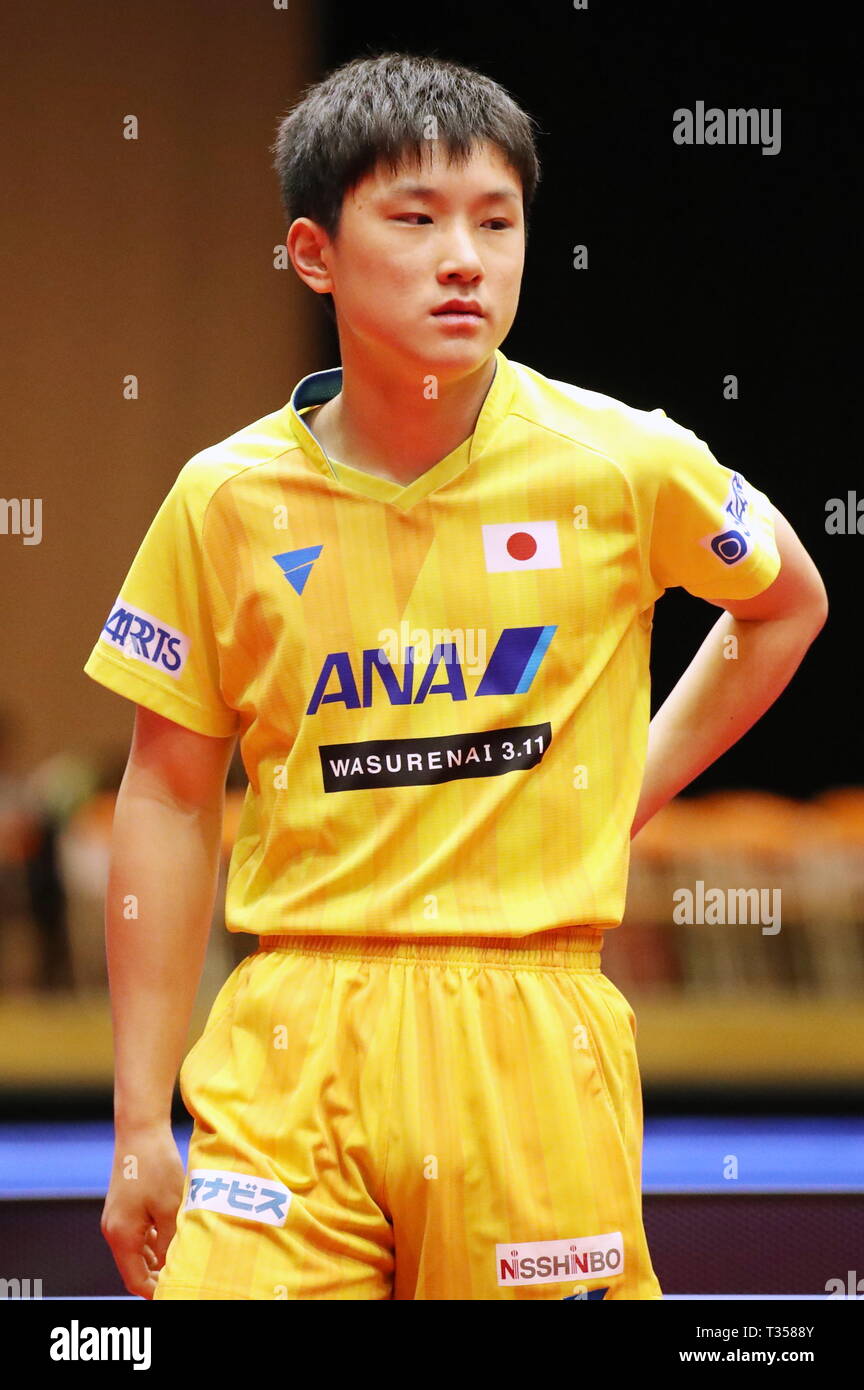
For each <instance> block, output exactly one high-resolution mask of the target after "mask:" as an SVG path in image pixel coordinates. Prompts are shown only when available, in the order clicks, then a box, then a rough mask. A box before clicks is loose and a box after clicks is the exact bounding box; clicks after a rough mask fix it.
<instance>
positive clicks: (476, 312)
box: [432, 299, 484, 319]
mask: <svg viewBox="0 0 864 1390" xmlns="http://www.w3.org/2000/svg"><path fill="white" fill-rule="evenodd" d="M432 313H433V314H434V315H436V316H437V315H439V314H464V315H465V317H466V318H478V319H482V318H483V317H484V314H483V310H482V309H481V308H480V305H479V304H475V303H474V302H473V301H471V300H467V299H448V300H447V303H446V304H439V306H438V308H437V309H433V310H432Z"/></svg>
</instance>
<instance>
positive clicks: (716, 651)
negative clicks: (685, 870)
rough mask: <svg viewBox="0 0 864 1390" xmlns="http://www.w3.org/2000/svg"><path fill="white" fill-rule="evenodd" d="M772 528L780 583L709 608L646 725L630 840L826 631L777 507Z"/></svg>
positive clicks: (811, 581)
mask: <svg viewBox="0 0 864 1390" xmlns="http://www.w3.org/2000/svg"><path fill="white" fill-rule="evenodd" d="M774 527H775V535H776V539H777V549H778V550H779V552H780V566H781V567H780V571H779V573H778V575H777V578H776V579H775V580H774V582H773V583H772V584H769V586H768V588H767V589H766V590H765V591H764V592H763V593H761V594H757V596H756V597H755V598H751V599H736V600H729V601H728V602H725V603H717V604H716V605H714V606H715V607H718V608H725V609H726V612H725V613H724V614H723V617H722V618H720V619H719V620H718V621H717V622H716V623H715V624H714V626H713V627H712V628H711V630H710V632H709V633H708V635H707V637H706V638H705V640H704V642H703V643H702V645H701V647H700V648H699V650H698V652H697V653H696V655H695V657H694V658H693V660H692V661H691V663H690V665H689V666H688V667H687V670H686V671H685V672H684V674H683V675H682V677H681V679H680V680H679V681H678V684H677V685H676V686H675V688H674V690H672V691H671V693H670V694H669V696H668V697H667V699H666V700H665V702H664V703H663V704H662V705H661V707H660V709H659V710H658V711H657V713H656V714H655V716H654V718H653V719H652V721H651V727H650V729H649V732H648V754H647V758H646V762H645V775H644V778H643V782H642V791H641V795H640V798H639V804H638V806H637V808H636V815H635V817H634V820H633V825H632V828H631V831H630V835H631V839H632V837H633V836H634V835H637V834H638V833H639V831H640V830H641V829H642V826H643V825H644V824H645V822H646V821H648V820H650V819H651V817H652V816H653V815H654V814H655V812H656V811H659V809H660V807H661V806H664V805H665V804H666V802H667V801H669V800H670V799H671V798H672V797H673V796H675V795H676V793H677V792H679V791H681V790H682V789H683V788H684V787H686V786H688V784H689V783H690V782H692V781H693V779H694V778H695V777H698V776H699V774H700V772H703V771H704V770H705V768H706V767H710V765H711V763H713V762H714V761H715V760H716V759H717V758H719V757H720V755H721V754H722V753H725V752H726V750H727V748H731V746H732V744H734V743H736V742H737V741H738V739H739V738H741V736H742V734H744V733H746V732H747V730H748V729H749V728H751V726H752V725H753V724H755V723H756V720H757V719H759V718H760V717H761V715H763V714H764V713H765V711H766V709H768V708H769V707H770V706H771V705H772V704H773V703H774V701H775V700H776V699H777V697H778V695H780V693H781V692H782V691H783V690H784V689H785V688H786V686H787V685H788V683H789V681H790V680H791V679H792V676H793V675H794V674H795V671H796V670H797V669H798V667H799V665H800V664H801V661H802V660H803V658H804V655H805V653H806V652H807V649H808V648H809V646H810V645H811V643H812V642H813V640H814V639H815V638H816V636H817V635H818V633H819V632H820V631H821V629H822V627H823V626H824V624H825V620H826V617H827V614H828V599H827V595H826V593H825V586H824V584H823V583H822V580H821V578H820V576H819V572H818V570H817V569H816V566H815V565H814V563H813V561H812V560H811V558H810V556H809V555H808V553H807V551H806V550H805V549H804V546H803V545H802V544H801V542H800V540H799V539H798V537H797V536H796V534H795V532H794V531H793V529H792V527H791V526H790V525H789V523H788V521H787V520H786V518H785V517H784V516H783V515H782V514H781V513H780V512H778V511H777V509H776V507H775V508H774ZM730 638H734V639H735V640H734V641H730V640H729V639H730Z"/></svg>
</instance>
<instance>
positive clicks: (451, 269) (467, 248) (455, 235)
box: [438, 221, 483, 280]
mask: <svg viewBox="0 0 864 1390" xmlns="http://www.w3.org/2000/svg"><path fill="white" fill-rule="evenodd" d="M442 241H443V245H442V247H441V257H440V262H439V266H438V276H439V279H444V280H449V279H451V278H452V277H453V276H459V278H460V279H463V280H476V278H477V276H478V275H482V274H483V262H482V261H481V259H480V256H479V254H478V251H477V247H476V246H475V244H474V238H473V236H472V235H471V231H470V229H469V228H468V227H467V226H465V225H464V224H463V223H461V222H458V221H457V222H454V223H453V224H452V225H451V226H450V227H449V228H448V229H447V232H446V233H445V235H444V237H443V238H442Z"/></svg>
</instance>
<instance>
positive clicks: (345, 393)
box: [310, 344, 495, 486]
mask: <svg viewBox="0 0 864 1390" xmlns="http://www.w3.org/2000/svg"><path fill="white" fill-rule="evenodd" d="M436 375H437V374H436V373H435V372H434V371H431V370H428V369H424V367H423V366H422V365H421V366H419V367H418V368H417V369H416V370H415V371H413V372H412V371H411V369H410V367H408V368H407V369H406V368H405V367H404V366H403V368H402V371H401V373H399V374H396V373H394V372H393V370H392V369H391V366H390V364H386V365H384V364H376V363H370V362H369V361H368V359H367V358H365V357H364V358H362V359H361V358H360V357H359V356H352V354H351V353H350V352H349V353H346V351H345V346H344V344H343V346H342V390H341V391H340V392H339V394H338V395H337V396H334V397H333V398H332V399H331V400H329V401H326V402H325V403H324V405H322V406H320V407H319V408H318V409H317V410H316V411H314V412H310V415H311V417H312V429H313V432H314V433H315V434H316V435H317V437H318V439H319V441H320V443H321V445H322V447H323V448H324V451H325V453H327V454H330V455H331V457H332V458H334V459H336V460H337V461H338V462H340V463H347V464H350V465H351V467H353V468H361V469H364V470H365V471H366V472H368V473H375V474H377V475H378V476H379V477H383V478H387V479H388V480H390V481H391V482H395V483H401V484H402V485H403V486H404V485H405V484H407V483H410V482H413V480H414V479H415V478H418V477H419V476H420V475H421V474H422V473H425V472H426V470H427V469H429V468H431V467H432V466H433V465H434V464H436V463H438V462H439V460H441V459H443V458H445V457H446V456H447V455H448V454H450V453H452V452H453V450H454V449H455V448H457V446H458V445H459V444H461V443H462V442H463V440H465V439H467V438H468V436H469V435H471V434H472V433H473V432H474V427H475V425H476V424H477V417H478V416H479V414H480V411H481V409H482V407H483V402H484V400H485V398H486V395H487V393H488V391H489V387H490V386H491V384H492V378H493V377H494V375H495V358H494V356H492V357H489V358H487V360H486V361H484V362H482V363H481V364H480V366H479V367H477V368H476V369H475V370H473V371H471V372H469V373H468V374H467V375H465V376H460V377H458V378H451V379H449V380H446V381H442V380H441V378H440V377H437V388H436V389H437V395H436V396H435V397H433V398H431V399H429V398H428V393H429V385H430V378H436ZM433 384H434V382H433Z"/></svg>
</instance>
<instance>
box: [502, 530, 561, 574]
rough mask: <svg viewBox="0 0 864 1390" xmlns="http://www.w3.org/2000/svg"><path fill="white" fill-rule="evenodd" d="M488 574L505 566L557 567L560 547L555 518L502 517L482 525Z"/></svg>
mask: <svg viewBox="0 0 864 1390" xmlns="http://www.w3.org/2000/svg"><path fill="white" fill-rule="evenodd" d="M483 552H484V556H485V559H486V570H487V573H489V574H500V573H501V572H502V571H504V570H560V568H561V548H560V546H559V544H558V523H557V522H555V521H505V522H497V521H496V522H494V523H493V524H491V525H489V526H484V527H483Z"/></svg>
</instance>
